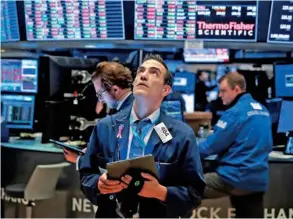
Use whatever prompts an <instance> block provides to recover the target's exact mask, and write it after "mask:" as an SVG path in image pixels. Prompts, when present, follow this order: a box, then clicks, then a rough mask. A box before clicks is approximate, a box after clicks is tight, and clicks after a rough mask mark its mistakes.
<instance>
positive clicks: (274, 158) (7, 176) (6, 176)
mask: <svg viewBox="0 0 293 219" xmlns="http://www.w3.org/2000/svg"><path fill="white" fill-rule="evenodd" d="M59 162H64V156H63V151H62V150H61V149H60V148H58V147H56V146H54V145H53V144H51V143H49V144H41V143H40V142H39V141H34V140H12V141H10V142H9V143H1V172H2V182H1V185H2V188H1V189H2V196H1V198H2V202H3V204H4V213H5V217H13V216H14V208H15V204H18V202H20V205H21V208H20V210H21V211H20V213H21V216H22V217H24V215H25V212H24V211H25V206H24V205H23V204H21V203H22V201H21V200H15V199H11V198H9V197H7V196H6V195H5V194H4V193H3V188H4V187H5V186H6V185H8V184H15V183H25V182H26V181H27V180H28V179H29V177H30V176H31V174H32V172H33V170H34V168H35V167H36V165H38V164H52V163H59ZM213 162H215V156H210V157H208V158H206V159H205V160H204V161H203V166H206V165H210V164H212V163H213ZM269 169H270V176H269V189H268V191H267V192H266V195H265V200H264V205H265V211H266V213H267V214H266V216H267V217H273V216H274V217H277V216H286V217H287V218H289V216H290V215H291V217H292V216H293V195H292V189H293V156H289V155H283V154H282V152H279V151H273V152H271V154H270V157H269ZM229 208H230V203H229V198H226V197H225V198H220V199H213V200H211V199H207V200H203V202H202V205H201V206H200V207H199V208H198V209H197V211H195V212H194V216H196V217H212V216H219V217H223V218H224V217H225V218H227V217H228V216H229V215H231V212H233V211H231V210H229ZM94 212H95V207H94V206H92V205H91V204H90V202H89V201H88V200H87V199H85V197H84V196H83V194H82V192H81V191H80V185H79V174H78V172H77V171H76V166H75V164H72V165H70V166H69V167H67V168H65V169H64V171H63V173H62V175H61V177H60V179H59V182H58V185H57V192H56V195H55V197H53V198H51V199H48V200H44V201H40V202H37V203H36V206H35V207H34V208H33V217H46V218H59V217H63V218H64V217H71V218H81V217H94ZM290 213H291V214H290Z"/></svg>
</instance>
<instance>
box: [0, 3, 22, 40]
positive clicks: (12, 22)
mask: <svg viewBox="0 0 293 219" xmlns="http://www.w3.org/2000/svg"><path fill="white" fill-rule="evenodd" d="M19 39H20V36H19V26H18V16H17V8H16V2H15V1H4V0H2V1H1V42H10V41H18V40H19Z"/></svg>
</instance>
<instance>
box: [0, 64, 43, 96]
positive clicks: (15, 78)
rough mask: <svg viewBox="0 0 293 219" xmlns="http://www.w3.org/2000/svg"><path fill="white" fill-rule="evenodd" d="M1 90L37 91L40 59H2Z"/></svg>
mask: <svg viewBox="0 0 293 219" xmlns="http://www.w3.org/2000/svg"><path fill="white" fill-rule="evenodd" d="M1 91H4V92H13V93H16V92H17V93H37V91H38V61H37V60H32V59H2V60H1Z"/></svg>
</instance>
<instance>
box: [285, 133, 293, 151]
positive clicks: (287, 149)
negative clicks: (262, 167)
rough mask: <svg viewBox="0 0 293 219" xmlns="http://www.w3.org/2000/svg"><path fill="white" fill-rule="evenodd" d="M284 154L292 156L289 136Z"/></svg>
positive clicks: (292, 140)
mask: <svg viewBox="0 0 293 219" xmlns="http://www.w3.org/2000/svg"><path fill="white" fill-rule="evenodd" d="M284 154H290V155H293V137H292V136H290V137H289V138H288V141H287V144H286V147H285V151H284Z"/></svg>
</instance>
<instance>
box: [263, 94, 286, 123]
mask: <svg viewBox="0 0 293 219" xmlns="http://www.w3.org/2000/svg"><path fill="white" fill-rule="evenodd" d="M266 104H267V108H268V110H269V112H270V116H271V120H272V124H276V123H278V122H279V117H280V110H281V105H282V99H281V98H274V99H267V100H266Z"/></svg>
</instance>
